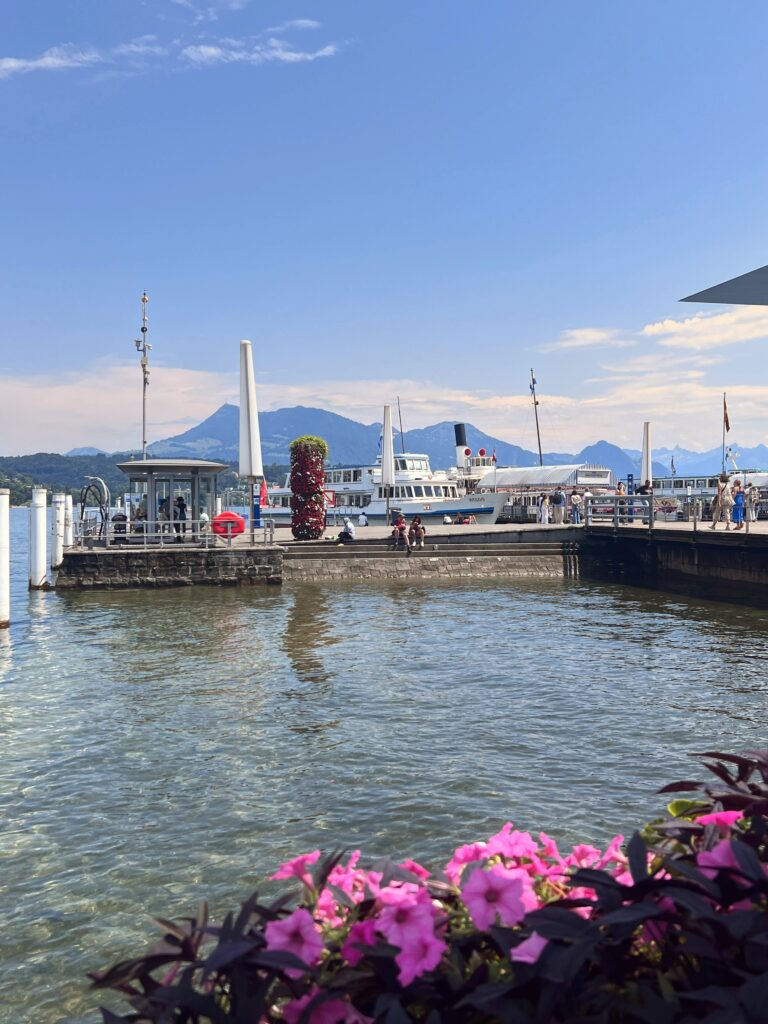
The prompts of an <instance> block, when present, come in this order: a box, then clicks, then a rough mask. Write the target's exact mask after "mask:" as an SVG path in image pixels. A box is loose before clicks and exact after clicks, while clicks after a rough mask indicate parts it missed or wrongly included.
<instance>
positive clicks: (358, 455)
mask: <svg viewBox="0 0 768 1024" xmlns="http://www.w3.org/2000/svg"><path fill="white" fill-rule="evenodd" d="M259 430H260V432H261V454H262V458H263V461H264V462H265V463H269V462H272V463H283V464H284V463H287V462H288V461H289V458H290V453H289V449H288V446H289V445H290V443H291V441H293V440H295V439H296V438H297V437H300V436H301V435H302V434H315V435H316V436H318V437H322V438H324V439H325V440H326V441H327V442H328V447H329V449H330V459H331V462H333V463H346V464H349V463H352V462H354V463H359V462H368V461H373V460H374V459H375V458H376V455H377V454H378V450H379V434H380V433H381V426H380V425H379V424H375V423H374V424H370V425H368V426H366V425H365V424H363V423H357V422H356V421H355V420H350V419H348V418H347V417H345V416H338V415H337V414H336V413H333V412H327V411H326V410H325V409H313V408H307V407H305V406H301V405H298V406H295V407H294V408H292V409H277V410H276V411H274V412H261V413H259ZM239 435H240V410H239V409H238V407H237V406H236V405H222V406H221V407H220V408H219V409H217V410H216V412H215V413H214V414H213V415H212V416H209V417H208V419H206V420H203V422H202V423H199V424H198V425H197V426H196V427H192V428H191V429H190V430H187V431H185V432H184V433H183V434H177V435H176V436H175V437H169V438H167V439H166V440H164V441H156V442H155V443H154V444H151V445H150V446H149V452H150V454H151V455H154V456H156V457H162V458H170V457H173V456H177V457H179V458H181V457H185V458H202V459H221V460H222V461H225V462H236V461H237V458H238V442H239Z"/></svg>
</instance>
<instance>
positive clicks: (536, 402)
mask: <svg viewBox="0 0 768 1024" xmlns="http://www.w3.org/2000/svg"><path fill="white" fill-rule="evenodd" d="M530 388H531V397H532V398H533V414H534V416H535V417H536V441H537V443H538V446H539V465H540V466H543V465H544V459H543V458H542V455H541V433H540V432H539V400H538V398H537V397H536V378H535V377H534V376H533V367H531V384H530Z"/></svg>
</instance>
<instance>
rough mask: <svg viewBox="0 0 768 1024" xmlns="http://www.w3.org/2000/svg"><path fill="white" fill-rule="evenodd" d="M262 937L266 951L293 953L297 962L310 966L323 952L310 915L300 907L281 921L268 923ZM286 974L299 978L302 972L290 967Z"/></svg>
mask: <svg viewBox="0 0 768 1024" xmlns="http://www.w3.org/2000/svg"><path fill="white" fill-rule="evenodd" d="M264 935H265V937H266V940H267V949H268V950H270V951H273V952H274V951H278V950H279V951H281V952H285V953H294V954H295V955H296V956H297V957H298V958H299V960H303V961H304V963H305V964H308V965H310V966H312V965H313V964H316V963H317V961H318V960H319V959H320V954H321V953H322V951H323V938H322V936H321V935H320V932H319V931H318V929H317V926H316V925H315V922H314V921H313V920H312V915H311V914H310V913H309V911H308V910H304V909H303V908H302V907H299V909H298V910H294V912H293V913H292V914H289V915H288V917H284V918H283V919H282V921H270V922H269V923H268V924H267V926H266V928H265V929H264ZM286 973H287V974H288V976H289V977H291V978H300V977H301V976H302V974H303V973H304V972H303V971H301V970H299V969H298V968H297V967H291V968H289V969H288V970H287V971H286Z"/></svg>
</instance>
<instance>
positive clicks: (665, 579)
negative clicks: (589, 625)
mask: <svg viewBox="0 0 768 1024" xmlns="http://www.w3.org/2000/svg"><path fill="white" fill-rule="evenodd" d="M581 566H582V574H583V575H584V576H586V577H588V578H593V579H605V580H613V581H616V582H621V583H627V584H630V585H636V586H646V587H652V588H654V589H657V590H666V591H671V592H673V593H684V594H688V595H692V596H695V597H702V598H706V599H710V600H721V601H740V602H742V603H744V604H748V605H751V606H753V607H768V536H766V535H764V534H757V533H751V534H746V533H734V532H733V531H731V532H730V533H725V532H724V531H723V532H718V533H713V532H711V531H709V530H707V529H704V530H697V531H693V530H688V531H685V532H683V531H679V530H664V529H663V528H657V529H654V530H653V531H652V532H649V531H648V530H628V529H625V530H622V529H619V530H617V531H613V530H610V529H607V528H594V527H592V528H590V529H589V530H588V531H587V535H586V536H585V537H584V538H583V540H582V543H581Z"/></svg>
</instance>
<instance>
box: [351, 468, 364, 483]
mask: <svg viewBox="0 0 768 1024" xmlns="http://www.w3.org/2000/svg"><path fill="white" fill-rule="evenodd" d="M352 479H353V480H355V481H357V480H362V479H363V471H362V469H353V470H352Z"/></svg>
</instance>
